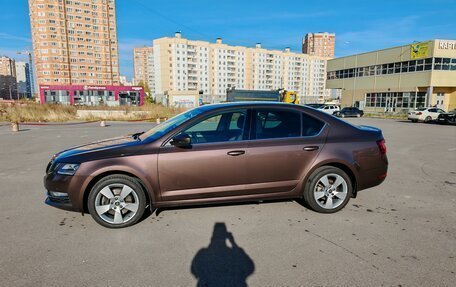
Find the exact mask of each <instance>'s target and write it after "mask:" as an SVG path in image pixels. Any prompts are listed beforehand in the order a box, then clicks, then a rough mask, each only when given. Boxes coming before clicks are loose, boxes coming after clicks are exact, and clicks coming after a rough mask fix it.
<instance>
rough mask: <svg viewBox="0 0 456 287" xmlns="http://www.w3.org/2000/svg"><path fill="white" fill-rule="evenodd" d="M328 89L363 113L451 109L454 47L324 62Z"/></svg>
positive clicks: (433, 43) (425, 45)
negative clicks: (430, 107)
mask: <svg viewBox="0 0 456 287" xmlns="http://www.w3.org/2000/svg"><path fill="white" fill-rule="evenodd" d="M327 70H328V71H327V82H326V84H327V87H328V88H332V89H340V90H341V92H342V98H341V105H342V106H343V107H345V106H357V107H360V108H362V109H364V110H365V111H367V112H404V111H407V110H409V109H414V108H418V107H426V106H436V107H438V108H441V109H443V110H445V111H449V110H452V109H455V108H456V41H455V40H429V41H424V42H420V43H411V44H409V45H404V46H399V47H394V48H387V49H383V50H378V51H373V52H368V53H362V54H358V55H353V56H347V57H341V58H336V59H333V60H329V61H328V68H327Z"/></svg>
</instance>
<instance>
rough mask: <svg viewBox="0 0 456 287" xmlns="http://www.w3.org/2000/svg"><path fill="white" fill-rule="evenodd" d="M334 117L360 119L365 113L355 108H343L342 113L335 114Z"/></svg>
mask: <svg viewBox="0 0 456 287" xmlns="http://www.w3.org/2000/svg"><path fill="white" fill-rule="evenodd" d="M333 115H335V116H336V117H341V118H345V117H357V118H360V117H362V116H363V115H364V112H363V111H362V110H360V109H358V108H355V107H347V108H343V109H342V110H340V111H337V112H334V114H333Z"/></svg>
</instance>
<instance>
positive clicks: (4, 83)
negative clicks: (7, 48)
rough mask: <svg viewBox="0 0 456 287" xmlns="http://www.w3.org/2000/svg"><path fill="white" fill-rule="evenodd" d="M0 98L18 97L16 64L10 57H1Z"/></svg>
mask: <svg viewBox="0 0 456 287" xmlns="http://www.w3.org/2000/svg"><path fill="white" fill-rule="evenodd" d="M0 98H1V99H10V100H12V99H14V100H15V99H17V84H16V64H15V61H14V60H13V59H11V58H8V57H0Z"/></svg>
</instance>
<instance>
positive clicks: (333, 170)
mask: <svg viewBox="0 0 456 287" xmlns="http://www.w3.org/2000/svg"><path fill="white" fill-rule="evenodd" d="M352 191H353V186H352V183H351V180H350V177H349V176H348V175H347V174H346V173H345V172H344V171H343V170H341V169H340V168H337V167H333V166H324V167H320V168H318V169H316V170H315V171H314V172H313V173H312V175H311V176H310V177H309V180H308V181H307V184H306V186H305V189H304V201H305V202H306V203H307V205H308V206H309V207H310V208H311V209H312V210H314V211H316V212H320V213H334V212H337V211H339V210H341V209H342V208H344V207H345V205H347V203H348V201H349V200H350V196H351V194H352Z"/></svg>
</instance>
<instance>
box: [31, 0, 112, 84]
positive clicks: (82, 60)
mask: <svg viewBox="0 0 456 287" xmlns="http://www.w3.org/2000/svg"><path fill="white" fill-rule="evenodd" d="M29 9H30V23H31V28H32V40H33V52H34V60H35V67H36V78H37V83H38V85H119V56H118V47H117V28H116V9H115V1H114V0H65V1H63V0H58V1H57V0H29Z"/></svg>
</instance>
